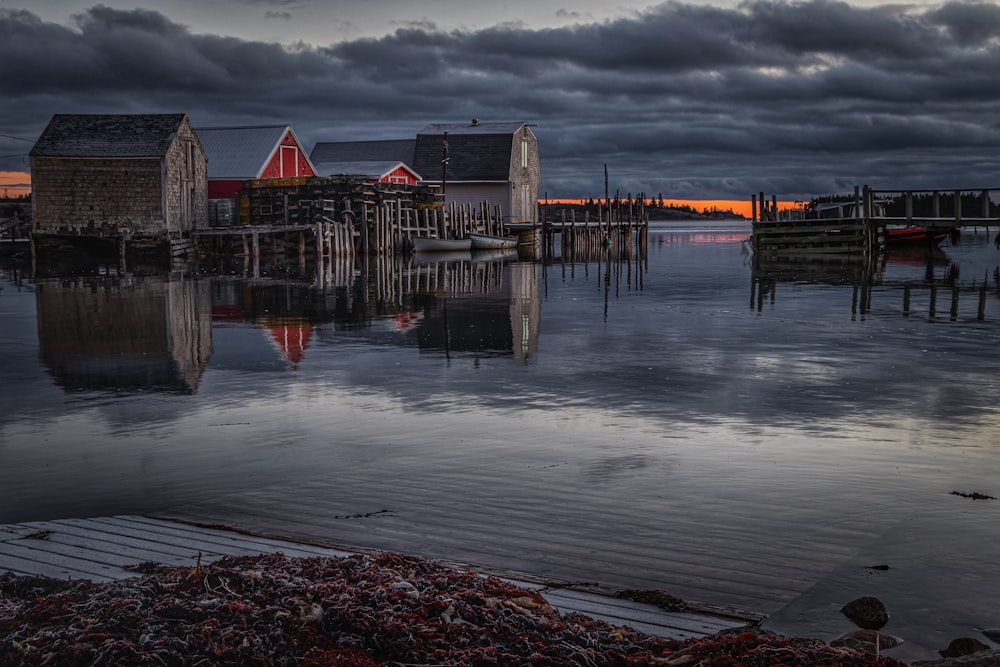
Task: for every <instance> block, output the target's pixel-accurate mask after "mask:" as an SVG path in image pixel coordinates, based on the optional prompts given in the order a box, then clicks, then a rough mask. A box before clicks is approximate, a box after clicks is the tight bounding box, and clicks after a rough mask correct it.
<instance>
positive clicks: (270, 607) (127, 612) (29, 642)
mask: <svg viewBox="0 0 1000 667" xmlns="http://www.w3.org/2000/svg"><path fill="white" fill-rule="evenodd" d="M133 569H134V570H135V571H136V572H137V575H141V576H136V577H134V578H129V579H122V580H117V581H113V582H109V583H102V584H98V583H92V582H89V581H62V580H55V579H48V578H44V577H30V576H15V575H13V574H9V573H8V574H3V575H0V665H3V666H7V665H47V664H59V665H90V664H150V665H152V664H158V665H237V664H239V665H303V666H317V667H318V666H319V665H342V666H352V667H372V666H376V665H498V666H500V665H549V666H554V667H559V666H562V665H671V666H677V667H681V666H687V667H696V666H698V665H701V666H703V667H707V666H708V665H718V666H722V665H761V666H763V665H779V664H780V665H798V666H802V667H806V666H813V667H822V666H825V665H830V666H833V665H842V666H854V665H857V666H860V665H866V666H882V667H892V666H896V665H904V664H905V663H901V662H898V661H897V660H895V659H893V658H891V657H886V656H884V655H882V656H880V657H876V656H875V655H872V654H871V653H869V652H867V651H866V650H864V649H863V648H859V647H858V646H859V645H855V646H846V645H841V646H833V645H830V644H827V643H825V642H822V641H820V640H816V639H804V638H783V637H779V636H776V635H773V634H768V633H763V632H760V631H758V630H756V629H753V628H746V629H740V630H735V631H731V632H725V633H720V634H717V635H711V636H707V637H702V638H696V639H688V640H684V641H681V640H676V639H666V638H663V637H656V636H651V635H645V634H643V633H640V632H638V631H635V630H632V629H630V628H627V627H620V626H615V625H612V624H609V623H606V622H604V621H599V620H594V619H592V618H589V617H587V616H584V615H581V614H578V613H569V614H565V615H560V614H559V613H558V612H557V611H556V610H555V609H553V608H552V607H551V606H550V605H549V604H548V603H547V602H546V601H545V599H544V597H542V595H541V594H540V593H539V592H538V591H532V590H527V589H524V588H520V587H518V586H517V585H515V584H513V583H511V582H509V581H506V580H503V579H500V578H497V577H493V576H483V575H479V574H477V573H475V572H464V571H458V570H455V569H453V568H450V567H446V566H444V565H439V564H436V563H433V562H431V561H428V560H424V559H420V558H416V557H410V556H402V555H398V554H391V553H374V554H365V555H357V556H349V557H342V558H325V557H323V558H321V557H315V558H289V557H285V556H282V555H280V554H270V555H263V556H243V557H230V558H225V559H222V560H219V561H216V562H214V563H211V564H208V565H202V564H201V563H199V564H198V565H196V566H194V567H168V566H159V565H156V564H152V563H144V564H139V565H137V566H134V568H133Z"/></svg>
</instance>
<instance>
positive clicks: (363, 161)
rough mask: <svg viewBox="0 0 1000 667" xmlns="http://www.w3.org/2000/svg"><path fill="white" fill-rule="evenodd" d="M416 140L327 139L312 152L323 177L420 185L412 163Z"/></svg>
mask: <svg viewBox="0 0 1000 667" xmlns="http://www.w3.org/2000/svg"><path fill="white" fill-rule="evenodd" d="M415 145H416V142H415V140H413V139H389V140H381V141H323V142H319V143H317V144H316V145H315V146H314V147H313V149H312V153H310V154H309V157H310V159H311V160H312V162H313V164H314V165H316V170H317V173H319V175H321V176H357V177H360V178H363V179H365V180H367V181H380V182H382V183H395V184H397V185H416V184H417V183H418V182H419V181H420V174H418V173H417V172H416V171H415V170H414V169H413V167H412V166H410V165H412V163H413V151H414V147H415Z"/></svg>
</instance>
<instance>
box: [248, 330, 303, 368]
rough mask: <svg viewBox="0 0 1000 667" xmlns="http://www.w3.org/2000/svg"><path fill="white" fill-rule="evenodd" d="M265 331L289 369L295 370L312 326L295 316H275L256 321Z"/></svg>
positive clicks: (300, 359)
mask: <svg viewBox="0 0 1000 667" xmlns="http://www.w3.org/2000/svg"><path fill="white" fill-rule="evenodd" d="M258 324H260V325H261V326H263V327H264V329H265V331H267V334H268V337H269V338H270V340H271V344H272V345H274V346H275V347H276V348H277V349H278V352H280V353H281V356H282V357H284V359H285V361H286V362H288V367H289V369H290V370H293V371H294V370H296V369H297V368H298V367H299V362H301V361H302V358H303V357H304V356H305V351H306V348H307V347H309V342H310V341H311V340H312V333H313V326H312V324H310V323H309V322H307V321H305V320H301V319H296V318H276V319H269V320H266V321H260V322H258Z"/></svg>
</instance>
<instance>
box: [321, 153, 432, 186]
mask: <svg viewBox="0 0 1000 667" xmlns="http://www.w3.org/2000/svg"><path fill="white" fill-rule="evenodd" d="M314 152H315V151H314ZM400 168H402V169H405V170H406V171H408V172H410V173H411V174H413V177H414V178H415V179H416V180H418V181H419V180H420V174H418V173H417V172H415V171H413V169H411V168H410V167H408V166H407V165H406V163H405V162H400V161H398V160H395V161H393V160H373V161H370V162H319V163H316V174H317V175H318V176H363V177H364V178H376V179H378V178H382V177H383V176H387V175H389V174H391V173H392V172H394V171H396V170H397V169H400Z"/></svg>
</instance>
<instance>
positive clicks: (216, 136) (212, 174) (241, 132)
mask: <svg viewBox="0 0 1000 667" xmlns="http://www.w3.org/2000/svg"><path fill="white" fill-rule="evenodd" d="M195 132H196V133H197V135H198V139H199V140H200V141H201V145H202V146H203V147H204V149H205V155H206V156H207V157H208V198H209V199H231V198H233V197H234V196H236V194H237V193H238V192H239V191H240V190H242V189H243V181H246V180H249V179H252V178H291V177H295V176H315V175H316V169H315V168H314V167H313V165H312V162H311V161H310V160H309V156H308V155H307V154H306V152H305V151H304V150H303V149H302V144H301V143H299V139H298V137H296V136H295V132H293V131H292V128H291V126H290V125H259V126H254V127H210V128H201V129H196V130H195Z"/></svg>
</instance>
